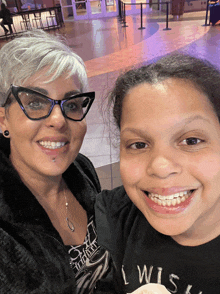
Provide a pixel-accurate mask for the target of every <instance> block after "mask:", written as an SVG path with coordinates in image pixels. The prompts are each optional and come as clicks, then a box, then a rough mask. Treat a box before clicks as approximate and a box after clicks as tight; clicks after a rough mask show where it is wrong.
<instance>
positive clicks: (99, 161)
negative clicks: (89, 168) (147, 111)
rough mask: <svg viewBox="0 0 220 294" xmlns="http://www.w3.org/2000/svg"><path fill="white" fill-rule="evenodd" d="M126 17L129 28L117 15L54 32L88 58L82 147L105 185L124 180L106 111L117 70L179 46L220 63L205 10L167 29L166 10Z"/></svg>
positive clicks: (219, 36)
mask: <svg viewBox="0 0 220 294" xmlns="http://www.w3.org/2000/svg"><path fill="white" fill-rule="evenodd" d="M170 18H172V17H170ZM126 20H127V24H128V27H126V28H125V27H122V25H121V23H120V21H119V19H118V18H117V17H114V18H105V19H97V20H85V21H77V22H68V23H66V25H65V27H63V28H61V29H60V30H57V31H56V32H50V33H52V34H57V33H60V34H62V35H63V36H64V37H65V38H66V41H67V43H68V44H69V46H71V48H72V49H73V50H74V51H75V52H76V53H78V54H79V55H80V56H81V57H82V58H83V60H84V61H85V63H86V67H87V71H88V76H89V85H90V90H95V91H96V100H95V103H94V104H93V106H92V109H91V110H90V113H89V114H88V116H87V124H88V132H87V135H86V137H85V140H84V143H83V146H82V148H81V152H82V153H83V154H85V155H87V156H88V157H89V158H90V159H91V161H92V162H93V164H94V165H95V167H96V169H97V172H98V175H99V178H100V181H101V184H102V188H103V189H111V188H113V187H115V186H118V185H120V184H121V180H120V172H119V148H118V145H119V141H118V139H117V137H118V136H117V135H118V134H117V132H116V131H115V129H114V127H113V124H112V123H111V120H112V119H111V117H109V115H108V114H107V111H105V108H106V96H107V93H108V91H109V90H110V89H111V88H112V86H113V84H114V81H115V79H116V78H117V76H118V74H119V73H120V72H122V71H124V70H125V69H127V68H129V67H132V66H138V65H142V64H146V63H148V62H151V61H153V60H156V59H158V58H159V57H161V56H163V55H166V54H169V53H171V52H175V51H181V52H185V53H189V54H191V55H194V56H197V57H202V58H205V59H208V60H209V61H210V62H212V63H214V64H216V65H217V66H220V54H219V50H220V26H214V27H212V26H204V24H205V11H203V12H192V13H185V14H184V16H183V19H182V20H181V21H175V22H174V21H170V22H169V28H171V30H163V29H164V28H165V27H166V23H165V15H164V14H163V13H160V12H157V11H152V12H151V13H149V14H148V15H145V16H144V18H143V25H144V26H145V27H146V29H144V30H138V28H139V27H140V16H139V15H138V16H135V15H134V16H128V17H127V19H126ZM3 43H4V41H1V43H0V45H2V44H3Z"/></svg>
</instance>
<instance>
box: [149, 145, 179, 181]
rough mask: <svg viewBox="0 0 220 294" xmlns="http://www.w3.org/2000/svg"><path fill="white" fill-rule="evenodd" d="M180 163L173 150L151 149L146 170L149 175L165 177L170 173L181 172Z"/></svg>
mask: <svg viewBox="0 0 220 294" xmlns="http://www.w3.org/2000/svg"><path fill="white" fill-rule="evenodd" d="M181 170H182V168H181V165H180V163H179V162H178V158H177V157H176V156H175V155H174V152H172V151H171V150H169V152H166V153H165V152H164V150H163V151H162V150H157V151H153V152H152V154H151V158H150V161H149V163H148V166H147V172H148V174H149V175H151V176H155V177H158V178H161V179H165V178H167V177H169V176H171V175H175V174H179V173H181Z"/></svg>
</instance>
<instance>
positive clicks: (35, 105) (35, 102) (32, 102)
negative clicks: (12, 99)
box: [27, 100, 45, 109]
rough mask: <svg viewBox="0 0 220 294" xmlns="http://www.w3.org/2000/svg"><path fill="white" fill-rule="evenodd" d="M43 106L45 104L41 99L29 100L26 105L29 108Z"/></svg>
mask: <svg viewBox="0 0 220 294" xmlns="http://www.w3.org/2000/svg"><path fill="white" fill-rule="evenodd" d="M44 106H45V105H44V103H42V102H41V101H38V100H33V101H30V102H29V103H28V105H27V107H28V108H31V109H41V108H43V107H44Z"/></svg>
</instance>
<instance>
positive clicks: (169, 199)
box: [148, 190, 192, 206]
mask: <svg viewBox="0 0 220 294" xmlns="http://www.w3.org/2000/svg"><path fill="white" fill-rule="evenodd" d="M191 194H192V190H190V191H184V192H180V193H176V194H173V195H168V196H161V195H158V194H154V193H148V197H149V198H150V199H151V200H152V201H154V202H155V203H157V204H158V205H161V206H175V205H177V204H180V203H181V202H184V201H186V199H188V198H189V196H190V195H191Z"/></svg>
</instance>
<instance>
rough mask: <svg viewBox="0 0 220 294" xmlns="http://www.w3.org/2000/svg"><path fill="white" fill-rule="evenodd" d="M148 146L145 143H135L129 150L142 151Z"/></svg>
mask: <svg viewBox="0 0 220 294" xmlns="http://www.w3.org/2000/svg"><path fill="white" fill-rule="evenodd" d="M147 146H148V145H147V144H146V143H143V142H136V143H134V144H131V145H130V148H131V149H144V148H146V147H147Z"/></svg>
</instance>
